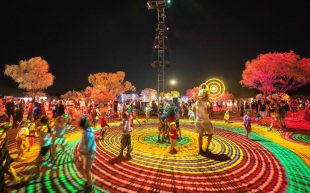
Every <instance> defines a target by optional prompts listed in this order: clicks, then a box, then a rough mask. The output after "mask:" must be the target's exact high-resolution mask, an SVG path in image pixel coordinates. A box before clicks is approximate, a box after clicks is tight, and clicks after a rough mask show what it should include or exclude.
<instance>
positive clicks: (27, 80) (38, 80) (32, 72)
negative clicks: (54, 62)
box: [4, 57, 54, 96]
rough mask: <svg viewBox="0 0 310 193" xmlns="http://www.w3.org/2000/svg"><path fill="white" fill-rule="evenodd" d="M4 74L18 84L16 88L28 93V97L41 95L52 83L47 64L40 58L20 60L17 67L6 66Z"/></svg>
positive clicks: (13, 65) (52, 79)
mask: <svg viewBox="0 0 310 193" xmlns="http://www.w3.org/2000/svg"><path fill="white" fill-rule="evenodd" d="M4 74H5V75H6V76H9V77H11V78H12V79H13V80H14V81H15V82H16V83H18V88H21V89H25V90H26V91H28V94H29V95H30V96H36V95H37V94H38V93H42V92H41V91H42V90H44V89H46V88H48V87H49V86H51V85H53V83H54V76H53V75H52V74H51V73H50V72H49V64H48V63H47V61H46V60H44V59H42V58H41V57H34V58H30V59H29V60H21V61H20V62H19V64H17V65H15V64H12V65H9V64H7V65H5V70H4Z"/></svg>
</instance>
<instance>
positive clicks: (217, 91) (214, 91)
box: [206, 78, 225, 100]
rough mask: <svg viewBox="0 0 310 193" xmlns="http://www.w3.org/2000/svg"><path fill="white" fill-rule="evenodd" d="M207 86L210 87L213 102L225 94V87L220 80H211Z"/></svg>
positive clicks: (207, 82)
mask: <svg viewBox="0 0 310 193" xmlns="http://www.w3.org/2000/svg"><path fill="white" fill-rule="evenodd" d="M206 85H207V86H208V87H209V97H210V98H211V99H213V100H214V99H217V98H219V97H221V96H222V95H223V94H224V92H225V85H224V83H223V82H222V81H221V80H220V79H217V78H211V79H209V80H207V81H206Z"/></svg>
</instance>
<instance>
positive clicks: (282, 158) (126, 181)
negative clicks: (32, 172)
mask: <svg viewBox="0 0 310 193" xmlns="http://www.w3.org/2000/svg"><path fill="white" fill-rule="evenodd" d="M214 124H215V127H216V129H215V135H214V137H213V140H212V143H211V146H210V150H211V153H210V154H208V155H207V156H206V157H204V156H200V155H198V154H197V150H198V141H197V138H198V135H197V134H196V132H195V128H194V126H193V124H191V123H186V122H184V123H183V124H182V125H181V129H182V136H181V138H180V139H179V140H178V142H177V150H178V152H177V154H170V153H169V150H170V146H169V144H167V143H158V142H157V132H158V129H157V124H149V125H143V126H142V127H135V128H134V131H133V133H132V142H133V152H132V153H131V159H127V158H120V157H118V155H119V153H120V139H121V132H120V131H121V130H120V128H119V127H118V124H114V126H113V127H112V129H111V131H110V132H109V133H108V134H107V136H106V137H105V138H104V140H98V141H96V144H97V152H96V157H95V160H94V163H93V170H92V171H93V174H94V177H95V178H96V180H95V182H94V184H95V192H225V193H226V192H310V191H309V190H310V189H309V187H310V185H309V182H310V171H309V160H308V158H307V157H302V155H304V154H300V152H304V153H305V152H306V153H305V154H307V152H308V153H309V146H305V145H302V144H298V143H294V142H291V141H286V140H285V139H284V138H283V137H281V136H280V135H279V134H275V133H271V134H270V133H269V134H270V136H267V134H268V132H265V131H264V129H265V130H266V128H261V127H259V126H257V127H256V126H253V131H254V132H252V133H251V134H250V139H247V138H245V137H244V133H245V131H244V129H243V128H242V124H241V123H236V124H225V123H223V122H215V123H214ZM265 135H266V136H265ZM276 135H278V136H276ZM80 137H81V134H80V132H72V133H70V134H69V135H68V136H67V138H68V142H69V143H68V144H69V146H68V152H66V153H63V152H60V151H59V152H58V154H57V157H56V164H55V165H56V167H55V168H50V169H48V170H47V171H46V172H44V173H41V177H40V178H39V179H35V180H29V181H28V182H26V183H25V184H23V185H21V186H11V188H10V191H12V192H82V191H83V187H84V183H85V179H84V178H83V176H82V175H81V173H80V172H79V171H78V169H77V166H76V165H77V164H78V162H77V159H75V156H76V153H77V150H78V146H79V142H80ZM204 140H205V141H206V140H207V138H206V137H205V138H204ZM295 144H296V145H295ZM204 145H205V144H204ZM296 147H297V148H296ZM300 147H305V149H304V150H303V151H301V150H300V149H301V148H300ZM307 147H308V149H306V148H307ZM294 148H295V149H294ZM125 153H126V151H125ZM26 169H27V168H26ZM28 169H29V168H28Z"/></svg>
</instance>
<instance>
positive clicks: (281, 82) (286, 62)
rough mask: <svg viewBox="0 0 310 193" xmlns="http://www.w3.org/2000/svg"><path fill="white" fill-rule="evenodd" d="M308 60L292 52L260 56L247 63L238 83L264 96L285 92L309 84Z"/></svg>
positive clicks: (309, 61)
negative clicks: (258, 91) (256, 90)
mask: <svg viewBox="0 0 310 193" xmlns="http://www.w3.org/2000/svg"><path fill="white" fill-rule="evenodd" d="M309 69H310V59H309V58H300V56H299V55H297V54H295V53H294V52H293V51H290V52H285V53H276V52H275V53H271V52H270V53H267V54H261V55H259V56H258V57H257V58H255V59H253V60H251V61H247V62H246V65H245V69H244V70H243V72H242V80H241V81H240V83H241V84H242V85H243V86H246V87H249V88H255V89H258V90H260V91H262V92H263V93H264V94H265V95H270V94H272V93H274V92H275V93H279V92H287V91H290V90H294V89H296V88H298V87H301V86H303V85H305V84H307V83H309V82H310V72H309V71H310V70H309Z"/></svg>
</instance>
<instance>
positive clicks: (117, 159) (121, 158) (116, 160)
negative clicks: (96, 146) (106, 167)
mask: <svg viewBox="0 0 310 193" xmlns="http://www.w3.org/2000/svg"><path fill="white" fill-rule="evenodd" d="M131 159H132V158H131V156H129V157H127V156H126V157H124V156H117V157H115V158H113V159H110V160H109V161H108V162H109V163H110V164H119V163H121V162H124V161H129V160H131Z"/></svg>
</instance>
